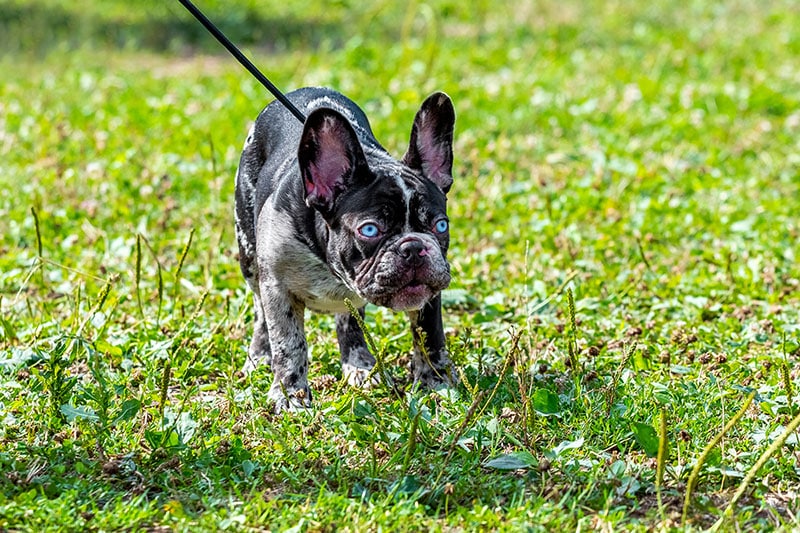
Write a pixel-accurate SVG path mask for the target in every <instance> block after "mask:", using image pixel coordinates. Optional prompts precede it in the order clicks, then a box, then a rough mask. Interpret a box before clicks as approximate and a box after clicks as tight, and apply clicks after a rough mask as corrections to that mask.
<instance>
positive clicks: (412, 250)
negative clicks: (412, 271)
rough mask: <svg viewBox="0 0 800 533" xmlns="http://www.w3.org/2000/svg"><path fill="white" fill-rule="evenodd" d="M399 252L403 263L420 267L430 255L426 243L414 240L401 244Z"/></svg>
mask: <svg viewBox="0 0 800 533" xmlns="http://www.w3.org/2000/svg"><path fill="white" fill-rule="evenodd" d="M398 251H399V253H400V257H401V258H402V259H403V261H405V262H406V264H408V265H411V266H420V265H421V264H422V263H424V262H425V256H426V255H428V248H427V247H426V246H425V243H424V242H422V241H421V240H419V239H414V238H410V239H406V240H405V241H403V242H401V243H400V248H399V250H398Z"/></svg>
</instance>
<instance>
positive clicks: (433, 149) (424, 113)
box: [403, 92, 456, 193]
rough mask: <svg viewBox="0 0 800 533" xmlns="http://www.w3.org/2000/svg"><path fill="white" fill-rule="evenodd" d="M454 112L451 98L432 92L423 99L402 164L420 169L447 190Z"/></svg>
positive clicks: (450, 171) (449, 176)
mask: <svg viewBox="0 0 800 533" xmlns="http://www.w3.org/2000/svg"><path fill="white" fill-rule="evenodd" d="M455 121H456V112H455V110H454V109H453V102H451V101H450V97H449V96H447V95H446V94H444V93H442V92H437V93H433V94H432V95H430V96H429V97H428V98H426V99H425V101H424V102H422V105H421V106H420V108H419V111H417V116H416V117H414V126H412V128H411V140H410V142H409V143H408V151H407V152H406V155H404V156H403V163H405V164H406V165H408V166H409V167H411V168H415V169H419V170H421V171H422V174H423V175H424V176H425V177H426V178H428V179H429V180H431V181H432V182H434V183H435V184H436V185H438V186H439V188H440V189H441V190H442V192H445V193H447V191H449V190H450V186H451V185H452V184H453V126H454V124H455Z"/></svg>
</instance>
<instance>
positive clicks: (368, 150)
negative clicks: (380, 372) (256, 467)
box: [236, 88, 455, 411]
mask: <svg viewBox="0 0 800 533" xmlns="http://www.w3.org/2000/svg"><path fill="white" fill-rule="evenodd" d="M288 97H289V99H290V100H291V101H292V103H294V105H295V106H297V108H298V109H300V110H301V111H304V112H305V113H306V115H307V117H308V118H307V119H306V121H305V124H301V123H300V122H299V121H298V120H297V119H296V118H295V117H294V116H292V115H291V114H290V113H289V112H288V111H287V110H286V109H285V108H284V107H283V106H282V105H281V104H280V103H278V102H273V103H271V104H270V105H268V106H267V107H266V108H265V109H264V110H263V111H262V112H261V114H260V115H259V116H258V119H257V120H256V122H255V124H254V125H253V128H252V130H251V131H250V134H249V135H248V137H247V141H246V143H245V147H244V151H243V152H242V157H241V160H240V162H239V171H238V175H237V177H236V236H237V239H238V241H239V253H240V262H241V267H242V272H243V273H244V277H245V279H246V280H247V284H248V285H249V287H250V289H251V291H252V292H253V299H254V300H255V326H254V332H253V339H252V342H251V343H250V348H249V351H248V358H247V363H246V364H245V371H249V370H252V369H253V368H254V367H255V366H256V365H257V364H260V363H265V364H268V365H270V366H271V368H272V372H273V373H274V380H273V383H272V387H271V389H270V392H269V397H270V398H271V399H273V400H274V401H275V405H276V411H281V410H283V409H298V408H306V407H309V406H310V405H311V390H310V389H309V387H308V346H307V344H306V338H305V334H304V332H303V315H304V311H305V309H306V308H309V309H311V310H314V311H322V312H332V313H336V334H337V336H338V340H339V349H340V351H341V361H342V373H343V375H344V376H345V377H346V379H347V380H348V381H349V382H350V383H351V384H353V385H358V386H369V385H371V384H372V381H373V380H374V379H375V378H374V377H373V378H371V379H368V378H369V376H370V375H371V372H370V371H371V369H372V367H373V366H374V364H375V358H374V357H373V355H372V354H371V353H370V352H369V350H368V349H367V345H366V342H365V341H364V334H363V332H362V331H361V329H360V328H359V326H358V322H357V321H356V320H355V318H353V317H352V316H351V315H350V314H349V312H348V310H347V307H346V306H345V304H344V300H345V298H348V299H350V301H352V302H353V305H355V306H356V307H358V308H359V312H360V313H361V314H362V316H363V314H364V305H365V304H366V303H372V304H375V305H380V306H384V307H389V308H391V309H395V310H397V311H405V312H407V313H408V316H409V318H410V321H411V328H412V332H413V337H414V345H415V349H414V352H415V353H414V357H413V359H412V371H413V375H414V382H415V384H418V385H421V386H424V387H437V386H440V385H444V384H447V383H449V382H450V379H451V368H450V367H451V362H450V358H449V357H448V353H447V348H446V345H445V337H444V332H443V329H442V312H441V298H440V292H441V291H442V289H444V288H445V287H447V285H448V284H449V282H450V265H449V264H448V263H447V260H446V253H447V247H448V244H449V242H450V231H449V221H448V218H447V211H446V203H447V201H446V197H445V195H446V194H447V192H448V191H449V190H450V186H451V185H452V183H453V177H452V166H453V150H452V143H453V124H454V121H455V113H454V111H453V105H452V103H451V101H450V98H449V97H448V96H447V95H445V94H444V93H435V94H433V95H431V96H430V97H428V98H427V99H426V100H425V101H424V102H423V103H422V106H421V107H420V109H419V111H418V112H417V114H416V117H415V118H414V123H413V125H412V127H411V139H410V142H409V146H408V151H407V152H406V154H405V155H404V156H403V157H402V159H400V160H397V159H394V158H393V157H391V156H390V155H389V154H388V153H387V152H386V150H385V149H384V148H383V147H382V146H381V145H380V144H379V143H378V142H377V141H376V140H375V137H374V136H373V134H372V130H371V129H370V125H369V122H368V120H367V117H366V116H365V115H364V112H363V111H362V110H361V109H360V108H359V107H358V106H357V105H356V104H354V103H353V102H352V101H350V100H349V99H348V98H346V97H345V96H343V95H341V94H339V93H337V92H334V91H332V90H329V89H322V88H306V89H300V90H297V91H294V92H292V93H290V94H289V95H288Z"/></svg>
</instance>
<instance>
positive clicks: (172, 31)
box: [0, 0, 345, 57]
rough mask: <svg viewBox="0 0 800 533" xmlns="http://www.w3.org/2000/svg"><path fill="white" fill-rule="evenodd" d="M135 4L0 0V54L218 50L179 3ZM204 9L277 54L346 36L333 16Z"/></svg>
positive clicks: (237, 37)
mask: <svg viewBox="0 0 800 533" xmlns="http://www.w3.org/2000/svg"><path fill="white" fill-rule="evenodd" d="M231 4H235V3H231ZM134 5H136V6H139V7H138V8H135V7H131V8H130V9H129V10H128V11H127V12H126V11H120V10H119V9H116V10H110V9H107V7H102V6H103V3H100V2H98V3H97V4H95V3H90V4H89V5H88V6H83V5H82V4H81V3H75V4H74V7H73V5H72V4H69V3H66V4H64V5H51V3H45V2H43V1H40V0H33V1H29V2H9V1H8V0H0V50H2V52H0V55H13V54H22V55H28V56H33V57H44V56H46V55H47V54H48V53H50V52H52V51H58V52H64V51H70V50H77V49H82V48H88V49H91V48H95V49H108V48H111V49H120V50H124V49H128V50H149V51H154V52H168V53H187V52H194V51H198V50H199V51H202V52H208V53H216V52H221V51H222V48H221V46H220V45H219V44H218V43H217V42H216V41H215V40H214V38H213V37H211V36H210V35H209V34H208V33H207V32H206V30H205V29H204V28H203V26H202V25H201V24H200V23H199V22H197V21H196V20H194V18H192V17H191V15H190V14H189V13H188V12H185V11H183V9H182V7H181V6H180V5H179V4H178V3H177V2H175V3H174V4H169V5H167V4H160V3H155V2H144V3H142V4H134ZM64 6H69V7H64ZM98 6H99V7H98ZM206 14H207V16H208V17H209V18H210V19H211V20H212V21H213V22H214V23H215V24H216V25H217V26H218V27H219V28H220V29H221V30H222V31H223V32H224V33H225V34H226V35H227V36H228V37H229V38H230V39H231V40H233V41H234V42H235V43H237V44H240V45H244V46H258V47H263V48H267V49H269V50H276V51H282V50H285V49H288V48H292V47H298V46H303V47H308V46H311V47H313V46H317V45H319V44H320V43H322V42H328V43H332V45H334V46H337V45H338V44H340V43H341V42H342V40H343V39H344V37H345V35H344V32H343V30H342V28H341V25H340V24H338V23H337V21H336V20H332V21H331V20H323V18H322V17H319V18H316V17H309V18H297V17H294V16H276V17H269V16H267V15H265V14H263V13H261V12H260V11H257V10H256V9H255V8H254V7H252V6H250V5H248V6H241V5H240V6H236V5H226V6H225V8H224V9H220V8H218V9H214V10H208V11H207V12H206Z"/></svg>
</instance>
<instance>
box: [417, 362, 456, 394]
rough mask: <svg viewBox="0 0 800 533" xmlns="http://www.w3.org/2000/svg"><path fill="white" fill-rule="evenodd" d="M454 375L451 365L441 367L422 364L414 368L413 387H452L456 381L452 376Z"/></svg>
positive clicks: (431, 388) (436, 388) (433, 388)
mask: <svg viewBox="0 0 800 533" xmlns="http://www.w3.org/2000/svg"><path fill="white" fill-rule="evenodd" d="M454 375H455V373H454V369H453V367H452V365H449V366H445V367H442V368H433V367H430V366H424V367H420V368H414V384H413V386H412V388H413V389H415V390H417V389H430V390H438V389H444V388H453V387H455V385H456V381H455V379H454V378H453V376H454Z"/></svg>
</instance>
